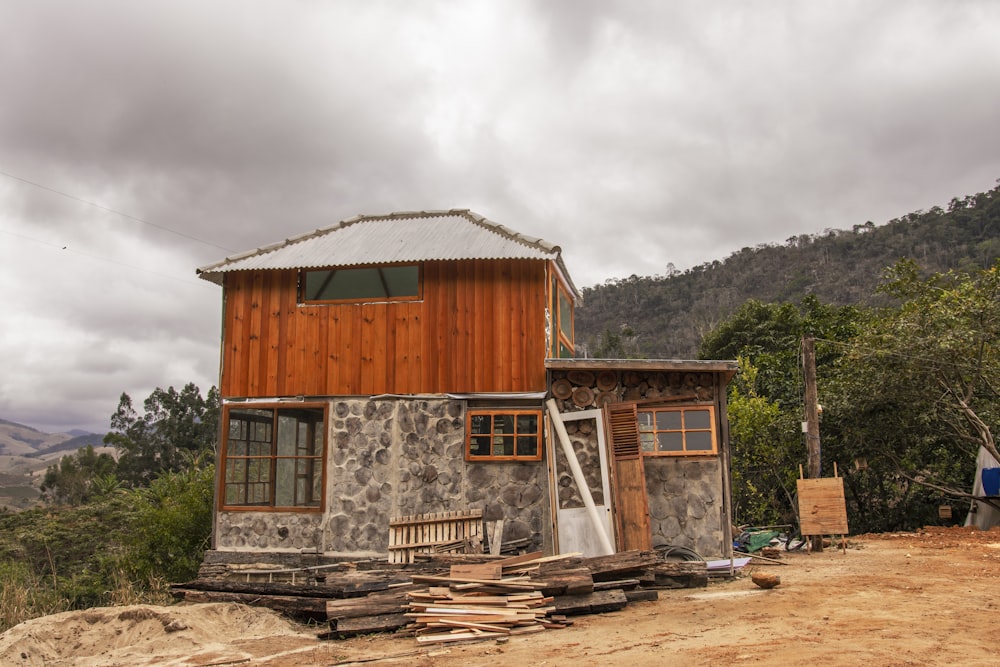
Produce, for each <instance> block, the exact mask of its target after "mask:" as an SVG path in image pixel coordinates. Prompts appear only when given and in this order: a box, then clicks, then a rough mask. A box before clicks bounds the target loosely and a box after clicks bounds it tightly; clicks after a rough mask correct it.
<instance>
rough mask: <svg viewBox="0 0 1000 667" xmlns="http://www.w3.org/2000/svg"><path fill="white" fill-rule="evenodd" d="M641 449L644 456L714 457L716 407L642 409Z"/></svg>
mask: <svg viewBox="0 0 1000 667" xmlns="http://www.w3.org/2000/svg"><path fill="white" fill-rule="evenodd" d="M637 416H638V422H639V445H640V448H641V449H642V453H643V454H644V455H656V454H664V455H668V456H693V455H699V454H715V453H717V452H718V444H717V441H716V433H715V407H714V406H712V405H697V406H683V407H656V408H653V407H648V408H647V407H641V408H639V410H638V414H637Z"/></svg>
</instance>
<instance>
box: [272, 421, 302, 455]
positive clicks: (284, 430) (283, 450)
mask: <svg viewBox="0 0 1000 667" xmlns="http://www.w3.org/2000/svg"><path fill="white" fill-rule="evenodd" d="M298 429H299V420H298V419H296V418H295V417H292V416H288V415H282V414H279V415H278V449H277V454H278V456H295V454H296V449H297V447H296V445H297V444H298V437H299V431H298Z"/></svg>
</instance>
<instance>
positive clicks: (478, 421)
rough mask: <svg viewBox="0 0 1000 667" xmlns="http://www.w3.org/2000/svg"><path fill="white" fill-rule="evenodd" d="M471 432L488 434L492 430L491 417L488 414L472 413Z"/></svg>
mask: <svg viewBox="0 0 1000 667" xmlns="http://www.w3.org/2000/svg"><path fill="white" fill-rule="evenodd" d="M469 431H470V432H471V433H476V434H484V435H488V434H490V433H492V432H493V419H492V417H491V416H490V415H472V424H471V426H470V428H469Z"/></svg>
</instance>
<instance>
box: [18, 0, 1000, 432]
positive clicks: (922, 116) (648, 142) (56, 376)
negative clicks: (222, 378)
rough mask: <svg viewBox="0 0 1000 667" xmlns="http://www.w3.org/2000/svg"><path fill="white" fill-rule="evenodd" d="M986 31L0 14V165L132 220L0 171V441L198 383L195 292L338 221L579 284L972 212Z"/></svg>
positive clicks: (991, 43) (987, 121)
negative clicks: (246, 260) (516, 247)
mask: <svg viewBox="0 0 1000 667" xmlns="http://www.w3.org/2000/svg"><path fill="white" fill-rule="evenodd" d="M998 28H1000V6H998V5H996V4H995V3H988V2H965V3H939V2H930V1H927V2H913V3H874V4H873V3H867V2H846V3H837V4H836V5H829V6H827V5H823V4H819V3H801V2H792V1H788V2H723V3H713V4H710V5H708V6H705V3H695V2H683V3H659V2H640V1H633V2H620V3H613V4H612V3H604V2H597V1H588V2H569V1H568V0H563V1H557V2H529V1H527V0H522V1H515V2H502V3H501V2H485V1H484V2H475V3H467V2H450V1H444V0H442V1H439V2H431V3H419V4H410V3H408V4H403V3H395V2H356V3H314V2H297V3H287V2H260V3H253V4H252V5H247V4H246V3H244V2H235V1H223V2H213V3H200V2H193V1H186V0H172V1H170V2H167V1H165V0H163V1H151V2H143V3H135V2H127V1H125V0H108V1H105V2H101V3H86V4H85V3H67V2H58V1H55V0H51V1H50V0H36V1H35V2H31V3H3V4H2V5H0V90H2V91H3V95H2V98H0V171H3V172H6V173H9V174H13V175H15V176H18V177H20V178H24V179H28V180H30V181H34V182H36V183H39V184H42V185H44V186H46V187H48V188H52V189H55V190H59V191H62V192H66V193H69V194H71V195H73V196H75V197H79V198H82V199H85V200H88V201H92V202H97V203H99V204H101V205H103V206H104V207H107V208H111V209H115V210H118V211H122V212H125V213H127V214H129V215H130V216H134V217H136V218H140V219H142V220H145V221H147V222H149V223H153V224H143V223H142V222H138V221H136V220H133V219H129V218H125V217H122V216H118V215H115V214H114V213H112V212H109V211H106V210H101V209H98V208H94V207H91V206H88V205H86V204H84V203H81V202H79V201H74V200H72V199H68V198H65V197H60V196H59V195H58V194H55V193H53V192H51V191H48V190H45V189H41V188H38V187H34V186H31V185H29V184H26V183H24V182H22V181H17V180H13V179H10V178H5V177H0V297H2V298H3V300H4V303H5V307H6V312H7V313H8V314H7V315H6V316H5V320H4V323H3V324H2V325H0V367H2V368H3V369H4V372H3V374H2V375H0V416H2V417H3V418H5V419H13V420H15V421H22V422H25V423H28V424H32V425H36V426H40V427H43V428H51V429H55V428H64V427H66V428H69V427H74V426H82V427H89V428H93V429H95V430H96V429H100V428H104V427H106V424H107V416H108V415H110V414H111V412H113V410H114V408H115V406H116V405H117V400H118V395H119V394H120V393H121V392H122V391H127V392H129V393H130V394H131V395H132V397H133V398H134V399H136V400H137V401H138V400H141V399H142V398H144V397H145V396H146V395H147V394H148V393H149V392H150V391H151V390H152V389H153V388H154V387H156V386H164V387H165V386H167V385H170V384H173V385H176V386H179V385H182V384H184V383H185V382H187V381H195V382H196V383H198V384H199V385H200V386H202V388H203V389H204V388H207V387H208V386H209V385H211V384H212V383H213V382H214V380H215V376H216V373H217V368H218V335H219V332H218V326H219V307H220V294H219V290H218V288H217V287H215V286H213V285H209V284H207V283H205V284H203V283H202V281H199V280H198V279H197V278H195V277H194V269H195V267H197V266H200V265H203V264H207V263H209V262H212V261H215V260H218V259H221V258H222V257H223V256H225V255H227V254H232V252H236V251H243V250H246V249H250V248H253V247H258V246H261V245H265V244H269V243H271V242H274V241H277V240H280V239H283V238H286V237H288V236H291V235H295V234H299V233H302V232H304V231H307V230H309V229H314V228H317V227H323V226H327V225H329V224H332V223H334V222H336V221H337V220H340V219H342V218H346V217H350V216H352V215H355V214H357V213H362V212H366V213H382V212H387V211H391V210H407V209H421V208H443V207H452V206H459V207H470V208H473V209H474V210H476V211H477V212H479V213H482V214H484V215H486V216H487V217H490V218H491V219H493V220H496V221H497V222H500V223H502V224H504V225H507V226H509V227H511V228H514V229H517V230H518V231H521V232H523V233H526V234H530V235H535V236H541V237H543V238H545V239H546V240H549V241H552V242H554V243H557V244H559V245H561V246H562V247H563V249H564V253H565V255H566V260H567V263H568V264H569V267H570V270H571V271H572V272H573V274H574V278H575V280H576V282H577V283H578V284H580V285H589V284H594V283H597V282H601V281H603V280H604V279H606V278H610V277H624V276H628V275H630V274H633V273H634V274H639V275H648V274H654V273H663V272H664V270H665V267H666V266H667V264H668V263H673V264H674V265H675V266H676V267H678V268H681V269H684V268H688V267H691V266H694V265H696V264H699V263H702V262H705V261H711V260H714V259H722V258H724V257H725V256H727V255H728V254H729V253H731V252H733V251H735V250H738V249H739V248H741V247H743V246H752V245H756V244H758V243H767V242H782V241H784V240H785V239H786V238H788V237H790V236H794V235H798V234H802V233H816V232H820V231H822V230H823V229H825V228H849V227H850V226H851V225H853V224H858V223H863V222H865V221H866V220H873V221H875V222H876V223H882V222H884V221H886V220H887V219H889V218H892V217H896V216H899V215H903V214H905V213H908V212H910V211H912V210H916V209H920V208H924V209H926V208H929V207H930V206H933V205H944V204H946V203H947V201H948V200H949V199H950V198H951V197H952V196H956V195H959V196H960V195H964V194H969V193H973V192H977V191H983V190H986V189H989V188H990V187H992V185H993V184H994V181H995V179H996V178H997V177H998V176H1000V134H998V133H997V132H996V131H995V118H996V110H997V109H998V108H1000V88H998V87H997V86H995V85H993V83H994V82H995V81H997V80H998V79H1000V71H998V70H1000V45H998V44H997V40H996V39H995V35H996V34H997V30H998ZM161 227H167V228H169V229H171V230H174V231H175V232H178V233H171V232H169V231H165V230H164V229H162V228H161ZM190 237H195V239H199V240H200V241H199V240H193V239H192V238H190ZM64 247H65V249H63V248H64Z"/></svg>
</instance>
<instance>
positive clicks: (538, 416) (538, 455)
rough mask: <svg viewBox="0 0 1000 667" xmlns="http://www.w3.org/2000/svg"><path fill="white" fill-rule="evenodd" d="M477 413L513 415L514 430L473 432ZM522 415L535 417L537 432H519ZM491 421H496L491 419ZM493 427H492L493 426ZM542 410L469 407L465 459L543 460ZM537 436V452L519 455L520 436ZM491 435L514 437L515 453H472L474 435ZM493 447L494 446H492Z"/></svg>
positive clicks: (494, 460)
mask: <svg viewBox="0 0 1000 667" xmlns="http://www.w3.org/2000/svg"><path fill="white" fill-rule="evenodd" d="M477 415H490V416H491V418H492V417H495V416H511V417H513V418H514V432H513V433H501V434H497V433H495V432H493V431H492V430H491V431H490V433H473V432H472V418H473V417H474V416H477ZM521 415H531V416H533V417H535V423H536V424H537V427H536V428H537V432H536V433H530V434H526V435H520V434H518V432H517V418H518V417H519V416H521ZM491 423H494V424H495V423H496V422H495V421H494V420H492V419H491ZM491 429H492V427H491ZM543 430H544V429H543V422H542V410H541V409H540V408H529V409H525V408H469V409H468V410H467V411H466V414H465V460H466V461H470V462H497V461H541V460H542V444H543V442H542V431H543ZM529 435H530V436H534V437H535V453H534V454H530V455H518V454H517V441H518V438H522V437H527V436H529ZM474 436H475V437H489V438H491V440H494V441H495V439H496V438H498V437H505V436H507V437H512V438H513V439H514V454H513V455H511V456H495V455H493V454H492V453H491V454H490V455H489V456H476V455H473V454H472V438H473V437H474ZM491 448H492V447H491Z"/></svg>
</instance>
